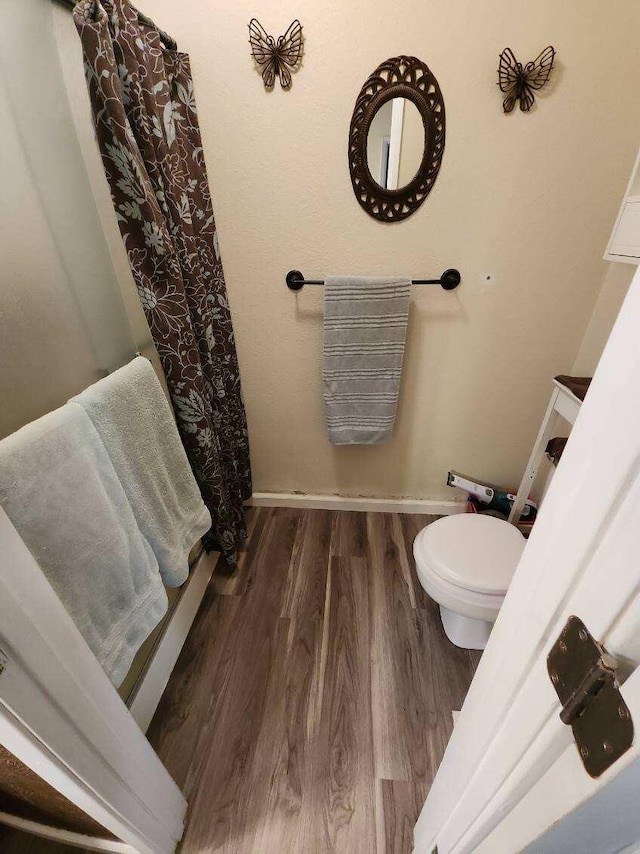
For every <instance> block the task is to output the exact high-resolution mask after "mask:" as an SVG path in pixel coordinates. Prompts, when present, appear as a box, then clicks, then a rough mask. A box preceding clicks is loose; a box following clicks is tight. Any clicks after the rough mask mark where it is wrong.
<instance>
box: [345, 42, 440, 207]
mask: <svg viewBox="0 0 640 854" xmlns="http://www.w3.org/2000/svg"><path fill="white" fill-rule="evenodd" d="M392 98H407V99H408V100H409V101H412V102H413V103H414V104H415V105H416V107H417V108H418V112H419V113H420V116H421V118H422V124H423V126H424V151H423V155H422V161H421V163H420V166H419V168H418V171H417V172H416V174H415V176H414V178H413V179H412V180H411V181H410V182H409V183H408V184H406V185H405V186H404V187H400V188H399V189H397V190H387V189H385V188H384V187H381V186H380V185H379V184H378V183H377V181H376V180H375V179H374V178H373V176H372V175H371V172H370V171H369V164H368V161H367V136H368V134H369V127H370V126H371V122H372V121H373V117H374V116H375V114H376V113H377V112H378V110H379V109H380V107H381V106H382V105H383V104H385V103H386V102H387V101H390V100H391V99H392ZM444 138H445V112H444V100H443V98H442V92H441V91H440V86H439V85H438V81H437V80H436V78H435V77H434V75H433V74H432V73H431V71H430V70H429V68H428V66H427V65H425V63H424V62H422V61H421V60H419V59H417V58H416V57H415V56H394V57H392V58H391V59H387V60H386V61H385V62H383V63H381V64H380V65H379V66H378V67H377V68H376V70H375V71H374V72H373V74H371V75H370V76H369V77H368V78H367V81H366V82H365V84H364V86H363V87H362V89H361V90H360V94H359V95H358V99H357V101H356V105H355V107H354V110H353V116H352V118H351V126H350V128H349V171H350V173H351V183H352V185H353V192H354V193H355V195H356V198H357V200H358V202H359V203H360V205H361V206H362V207H363V208H364V209H365V211H366V212H367V213H368V214H369V215H370V216H372V217H374V218H375V219H378V220H380V221H381V222H399V221H400V220H403V219H406V218H407V217H408V216H411V214H412V213H414V212H415V211H416V210H417V209H418V208H419V207H420V205H421V204H422V203H423V202H424V200H425V199H426V198H427V196H428V195H429V193H430V191H431V188H432V187H433V185H434V183H435V180H436V178H437V177H438V172H439V171H440V164H441V162H442V155H443V153H444Z"/></svg>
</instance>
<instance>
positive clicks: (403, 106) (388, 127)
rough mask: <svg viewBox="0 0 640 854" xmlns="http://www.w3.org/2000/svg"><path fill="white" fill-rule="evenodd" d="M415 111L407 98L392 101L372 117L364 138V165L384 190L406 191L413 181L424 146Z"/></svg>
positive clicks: (411, 102) (417, 113)
mask: <svg viewBox="0 0 640 854" xmlns="http://www.w3.org/2000/svg"><path fill="white" fill-rule="evenodd" d="M424 137H425V133H424V126H423V124H422V117H421V116H420V113H419V112H418V108H417V107H416V105H415V104H414V103H413V101H410V100H409V99H408V98H391V100H389V101H386V102H385V103H384V104H382V106H381V107H380V109H379V110H378V112H377V113H376V114H375V116H374V117H373V120H372V122H371V124H370V125H369V133H368V136H367V165H368V166H369V172H371V176H372V178H373V179H374V181H376V182H377V184H379V186H380V187H383V188H385V189H387V190H397V189H399V188H402V187H406V186H407V184H409V183H410V182H411V181H412V180H413V178H414V177H415V175H416V173H417V171H418V168H419V167H420V163H421V162H422V155H423V154H424V143H425V139H424Z"/></svg>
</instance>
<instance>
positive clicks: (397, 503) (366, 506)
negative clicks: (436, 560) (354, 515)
mask: <svg viewBox="0 0 640 854" xmlns="http://www.w3.org/2000/svg"><path fill="white" fill-rule="evenodd" d="M247 504H248V505H249V506H251V507H298V508H304V509H309V510H360V511H363V512H368V513H423V514H425V515H433V516H450V515H452V514H454V513H464V512H465V510H466V503H465V502H464V501H446V500H444V499H441V500H432V499H427V498H424V499H421V498H353V497H350V496H345V495H301V494H298V493H295V492H254V493H253V495H252V497H251V498H250V499H249V500H248V501H247Z"/></svg>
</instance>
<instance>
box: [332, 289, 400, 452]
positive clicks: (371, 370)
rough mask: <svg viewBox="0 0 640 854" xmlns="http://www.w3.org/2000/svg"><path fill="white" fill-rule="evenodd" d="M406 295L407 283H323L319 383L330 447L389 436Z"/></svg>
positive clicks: (394, 414) (391, 429)
mask: <svg viewBox="0 0 640 854" xmlns="http://www.w3.org/2000/svg"><path fill="white" fill-rule="evenodd" d="M410 290H411V281H410V279H400V278H384V279H372V278H360V277H357V276H328V277H327V278H326V279H325V292H324V365H323V371H322V379H323V385H324V402H325V410H326V415H327V427H328V428H329V441H330V442H331V443H332V444H333V445H356V444H360V445H375V444H378V443H379V442H386V441H388V440H389V439H390V438H391V436H392V434H393V423H394V421H395V417H396V403H397V401H398V392H399V390H400V376H401V374H402V357H403V355H404V341H405V337H406V334H407V317H408V313H409V292H410Z"/></svg>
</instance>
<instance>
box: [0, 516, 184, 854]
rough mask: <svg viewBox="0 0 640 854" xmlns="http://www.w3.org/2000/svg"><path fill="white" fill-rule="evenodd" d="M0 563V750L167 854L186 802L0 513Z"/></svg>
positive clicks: (154, 852)
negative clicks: (2, 659)
mask: <svg viewBox="0 0 640 854" xmlns="http://www.w3.org/2000/svg"><path fill="white" fill-rule="evenodd" d="M0 555H1V556H2V557H1V567H2V572H0V627H1V632H2V635H1V638H0V644H1V648H2V651H3V652H4V653H5V655H6V657H7V658H8V664H7V666H6V667H5V669H4V671H3V672H2V675H1V676H0V743H2V744H5V745H6V746H7V749H8V750H10V751H11V752H12V753H13V754H14V756H17V757H18V759H20V760H21V761H22V762H24V763H25V764H26V765H27V766H28V767H29V768H32V769H33V770H34V771H35V772H36V773H37V774H39V775H40V776H41V777H43V778H44V779H46V780H47V782H49V783H50V784H51V785H52V786H53V787H54V788H56V789H57V790H58V791H59V792H61V793H62V794H63V795H65V797H67V798H69V800H71V801H72V803H75V804H77V805H78V806H80V807H81V808H82V809H84V811H85V812H86V813H88V814H89V815H90V816H92V818H94V819H95V820H96V821H98V822H100V824H102V825H103V827H105V828H106V829H107V830H109V831H111V832H112V833H113V834H114V835H115V836H117V837H119V838H120V839H122V840H123V841H124V842H128V843H129V844H131V845H133V846H134V848H135V849H136V850H137V851H139V852H141V854H142V852H145V854H169V852H172V851H174V849H175V846H176V843H177V842H178V840H179V839H180V838H181V836H182V831H183V827H184V815H185V812H186V806H187V805H186V801H185V799H184V798H183V796H182V794H181V792H180V790H179V789H178V787H177V786H176V784H175V783H174V782H173V780H172V779H171V777H170V776H169V774H168V773H167V770H166V768H165V767H164V766H163V765H162V763H161V761H160V760H159V759H158V757H157V755H156V754H155V753H154V751H153V749H152V748H151V745H150V744H149V742H148V741H147V740H146V738H145V737H144V735H143V734H142V733H141V732H140V729H139V728H138V726H137V724H136V723H135V721H134V720H133V718H132V716H131V715H130V714H129V711H128V709H127V708H126V706H125V705H124V703H123V702H122V700H121V699H120V697H119V696H118V693H117V691H116V690H115V688H114V687H113V685H111V683H110V682H109V680H108V678H107V676H106V675H105V673H104V671H103V670H102V668H101V667H100V665H99V664H98V662H97V661H96V658H95V656H94V655H93V654H92V652H91V650H90V649H89V647H88V646H87V644H86V642H85V641H84V639H83V638H82V636H81V635H80V632H79V631H78V629H77V628H76V626H75V624H74V623H73V621H72V619H71V617H70V616H69V614H68V613H67V612H66V610H65V609H64V607H63V605H62V603H61V602H60V600H59V599H58V597H57V596H56V595H55V593H54V591H53V589H52V588H51V585H50V584H49V582H48V581H47V579H46V578H45V576H44V575H43V574H42V572H41V571H40V568H39V567H38V565H37V564H36V562H35V560H34V559H33V556H32V555H31V553H30V552H29V551H28V549H27V547H26V546H25V544H24V543H23V542H22V540H21V539H20V536H19V534H18V533H17V531H16V530H15V528H14V527H13V525H11V522H10V521H9V519H8V517H7V516H6V514H5V513H4V512H3V511H2V510H1V509H0ZM33 733H36V734H37V737H36V736H34V735H32V734H33Z"/></svg>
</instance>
